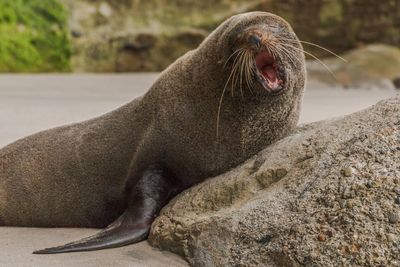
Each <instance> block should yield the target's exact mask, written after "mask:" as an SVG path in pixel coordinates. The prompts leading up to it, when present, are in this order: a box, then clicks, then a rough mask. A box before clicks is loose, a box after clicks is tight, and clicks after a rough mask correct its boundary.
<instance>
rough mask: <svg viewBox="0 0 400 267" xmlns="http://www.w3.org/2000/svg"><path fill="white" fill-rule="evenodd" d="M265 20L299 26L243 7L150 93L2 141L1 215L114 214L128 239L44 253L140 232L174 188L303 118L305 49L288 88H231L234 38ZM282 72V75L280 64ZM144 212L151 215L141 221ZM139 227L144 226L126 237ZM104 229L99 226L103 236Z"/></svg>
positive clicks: (21, 221)
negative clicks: (80, 118) (81, 119)
mask: <svg viewBox="0 0 400 267" xmlns="http://www.w3.org/2000/svg"><path fill="white" fill-rule="evenodd" d="M260 23H263V25H264V24H267V25H269V24H273V25H275V24H276V25H279V26H280V27H283V31H291V29H290V26H288V24H287V23H286V22H284V21H283V20H282V19H281V18H279V17H277V16H274V15H272V14H269V13H264V12H253V13H246V14H241V15H237V16H234V17H232V18H230V19H228V20H227V21H225V22H224V23H223V24H221V25H220V26H219V27H218V28H217V29H216V30H215V31H214V32H213V33H212V34H210V36H209V37H207V38H206V40H204V42H203V43H202V44H201V45H200V46H199V47H198V48H197V49H195V50H193V51H190V52H188V53H187V54H185V55H184V56H182V57H181V58H179V59H178V60H177V61H176V62H175V63H174V64H172V65H171V66H170V67H169V68H167V69H166V70H165V71H164V72H163V73H161V75H160V77H159V78H158V80H157V81H156V82H155V83H154V85H153V86H152V87H151V88H150V90H149V91H148V92H147V93H146V94H145V95H144V96H142V97H140V98H138V99H135V100H134V101H132V102H130V103H128V104H126V105H124V106H122V107H121V108H119V109H117V110H115V111H112V112H110V113H108V114H105V115H103V116H100V117H98V118H95V119H91V120H88V121H85V122H81V123H76V124H71V125H67V126H62V127H58V128H55V129H51V130H47V131H43V132H40V133H37V134H34V135H32V136H29V137H26V138H24V139H21V140H19V141H16V142H15V143H13V144H11V145H8V146H6V147H5V148H3V149H1V150H0V224H1V225H12V226H43V227H105V226H107V225H109V224H110V223H112V222H113V221H115V222H114V223H113V224H112V226H111V227H108V229H106V230H104V231H103V232H105V233H106V234H108V232H110V236H115V232H117V235H120V236H121V238H122V239H123V241H120V242H119V243H118V242H117V243H113V242H111V243H110V244H107V245H106V246H104V245H103V246H102V245H101V244H98V243H96V244H95V245H93V246H92V247H90V246H87V247H85V246H82V247H79V246H80V245H82V244H83V245H85V244H86V243H90V242H92V240H90V239H89V241H88V239H87V240H86V243H85V242H83V243H82V242H81V243H79V242H75V243H73V244H72V245H70V246H69V247H68V246H67V247H68V248H67V249H66V246H63V247H59V248H58V249H57V248H56V249H53V250H51V249H50V250H45V251H42V253H57V252H69V251H79V250H92V249H99V248H105V247H113V246H119V245H124V244H128V243H132V242H137V241H140V240H142V239H143V238H145V236H146V234H147V233H148V229H149V227H150V225H151V222H152V220H153V219H154V216H156V215H157V213H158V211H159V209H160V208H161V207H162V206H163V205H165V203H167V201H168V200H169V199H170V198H171V197H173V196H174V195H176V194H177V193H179V192H181V191H182V190H184V189H185V188H188V187H190V186H192V185H194V184H196V183H198V182H201V181H203V180H204V179H205V178H207V177H210V176H214V175H217V174H220V173H222V172H225V171H227V170H229V169H230V168H232V167H234V166H236V165H237V164H239V163H241V162H243V161H244V160H246V159H248V158H249V157H251V156H252V155H254V154H256V153H257V152H259V151H260V150H261V149H263V148H264V147H265V146H267V145H269V144H271V143H272V142H274V141H276V140H278V139H280V138H282V137H284V136H285V135H287V134H289V133H290V132H291V131H292V130H293V129H294V128H295V126H296V124H297V121H298V117H299V111H300V104H301V99H302V94H303V90H304V83H305V70H304V56H303V55H302V53H299V52H298V51H297V50H295V51H294V52H293V53H296V55H297V57H298V58H299V61H298V63H297V64H295V63H296V62H295V63H293V64H290V65H291V66H290V67H289V66H288V68H287V70H286V72H285V73H286V76H285V77H286V79H285V81H284V82H285V86H284V87H285V89H284V90H282V91H283V92H282V93H279V94H269V93H267V92H266V91H265V90H263V89H260V88H261V86H260V85H258V87H260V88H258V87H257V86H255V87H256V88H253V89H258V90H252V91H250V90H243V91H241V93H240V94H239V91H237V92H233V95H230V94H229V93H226V92H225V88H226V84H227V80H229V75H230V71H227V68H229V64H228V65H227V63H229V62H230V61H229V60H230V59H229V57H230V55H232V50H233V47H234V46H235V45H236V43H235V39H233V38H234V37H236V36H238V35H240V34H241V30H242V31H243V30H244V29H247V27H251V26H255V27H256V29H257V25H259V24H260ZM293 36H294V37H293V38H294V40H297V38H296V37H295V35H293ZM257 45H259V44H257ZM296 45H298V47H300V48H301V45H300V43H298V44H297V43H296ZM282 60H283V62H284V63H285V59H284V58H283V59H282ZM277 63H278V62H277ZM287 64H288V65H289V63H287ZM266 73H267V71H266ZM274 75H276V76H277V77H279V75H278V71H276V73H275V74H274ZM281 76H282V75H281ZM265 77H267V76H265ZM261 78H262V77H261ZM275 78H276V77H274V79H275ZM282 79H283V78H282ZM275 80H276V79H275ZM268 82H269V80H268ZM274 83H275V84H278V83H277V82H276V81H275V82H274ZM282 83H283V82H282ZM277 86H278V85H277ZM241 89H242V88H241ZM267 89H268V88H267ZM232 90H233V89H232ZM224 95H226V96H224ZM221 96H223V98H221ZM217 118H218V119H217ZM121 214H122V215H121ZM138 217H142V218H144V219H143V220H142V221H140V222H138V221H135V220H137V219H135V218H138ZM121 225H125V226H126V225H130V226H131V225H133V226H132V227H125V228H130V229H131V230H132V231H131V232H129V233H126V232H124V233H122V232H121V231H120V228H122V227H120V226H121ZM144 226H145V227H144ZM139 228H140V231H142V232H141V234H140V236H137V237H135V238H131V239H130V240H125V239H124V238H125V236H129V235H135V234H136V232H137V231H136V232H135V230H137V229H139ZM142 228H143V229H142ZM111 230H112V231H114V232H112V231H111ZM118 231H119V232H118ZM111 234H112V235H111ZM104 236H105V234H104V233H103V234H102V233H100V234H99V235H98V236H97V237H96V238H95V241H96V242H98V239H99V237H100V239H101V238H103V237H104ZM122 236H123V237H122ZM107 238H109V237H108V236H107ZM93 240H94V239H93ZM95 241H93V242H95ZM107 242H108V241H107ZM77 244H78V246H77ZM86 245H87V244H86Z"/></svg>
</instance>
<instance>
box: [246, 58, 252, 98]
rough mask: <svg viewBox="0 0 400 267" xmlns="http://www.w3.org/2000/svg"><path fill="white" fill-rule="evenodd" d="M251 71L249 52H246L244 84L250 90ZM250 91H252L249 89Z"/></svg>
mask: <svg viewBox="0 0 400 267" xmlns="http://www.w3.org/2000/svg"><path fill="white" fill-rule="evenodd" d="M251 71H252V65H251V55H250V53H246V72H245V79H246V85H247V88H249V90H250V91H251V86H252V85H251V80H250V77H251ZM251 92H252V91H251Z"/></svg>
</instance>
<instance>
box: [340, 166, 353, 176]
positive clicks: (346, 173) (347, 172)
mask: <svg viewBox="0 0 400 267" xmlns="http://www.w3.org/2000/svg"><path fill="white" fill-rule="evenodd" d="M342 174H343V175H344V176H345V177H351V175H352V174H353V169H352V168H351V167H347V168H344V169H343V170H342Z"/></svg>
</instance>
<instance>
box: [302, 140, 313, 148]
mask: <svg viewBox="0 0 400 267" xmlns="http://www.w3.org/2000/svg"><path fill="white" fill-rule="evenodd" d="M302 144H303V146H305V147H308V146H310V145H311V143H310V141H308V140H304V141H303V143H302Z"/></svg>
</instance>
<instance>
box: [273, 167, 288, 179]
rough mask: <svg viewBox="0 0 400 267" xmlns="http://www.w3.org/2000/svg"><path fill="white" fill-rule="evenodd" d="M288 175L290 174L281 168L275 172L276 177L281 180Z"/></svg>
mask: <svg viewBox="0 0 400 267" xmlns="http://www.w3.org/2000/svg"><path fill="white" fill-rule="evenodd" d="M287 173H288V171H287V170H286V169H284V168H280V169H277V170H276V171H275V175H276V178H277V179H281V178H283V177H285V176H286V174H287Z"/></svg>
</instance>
